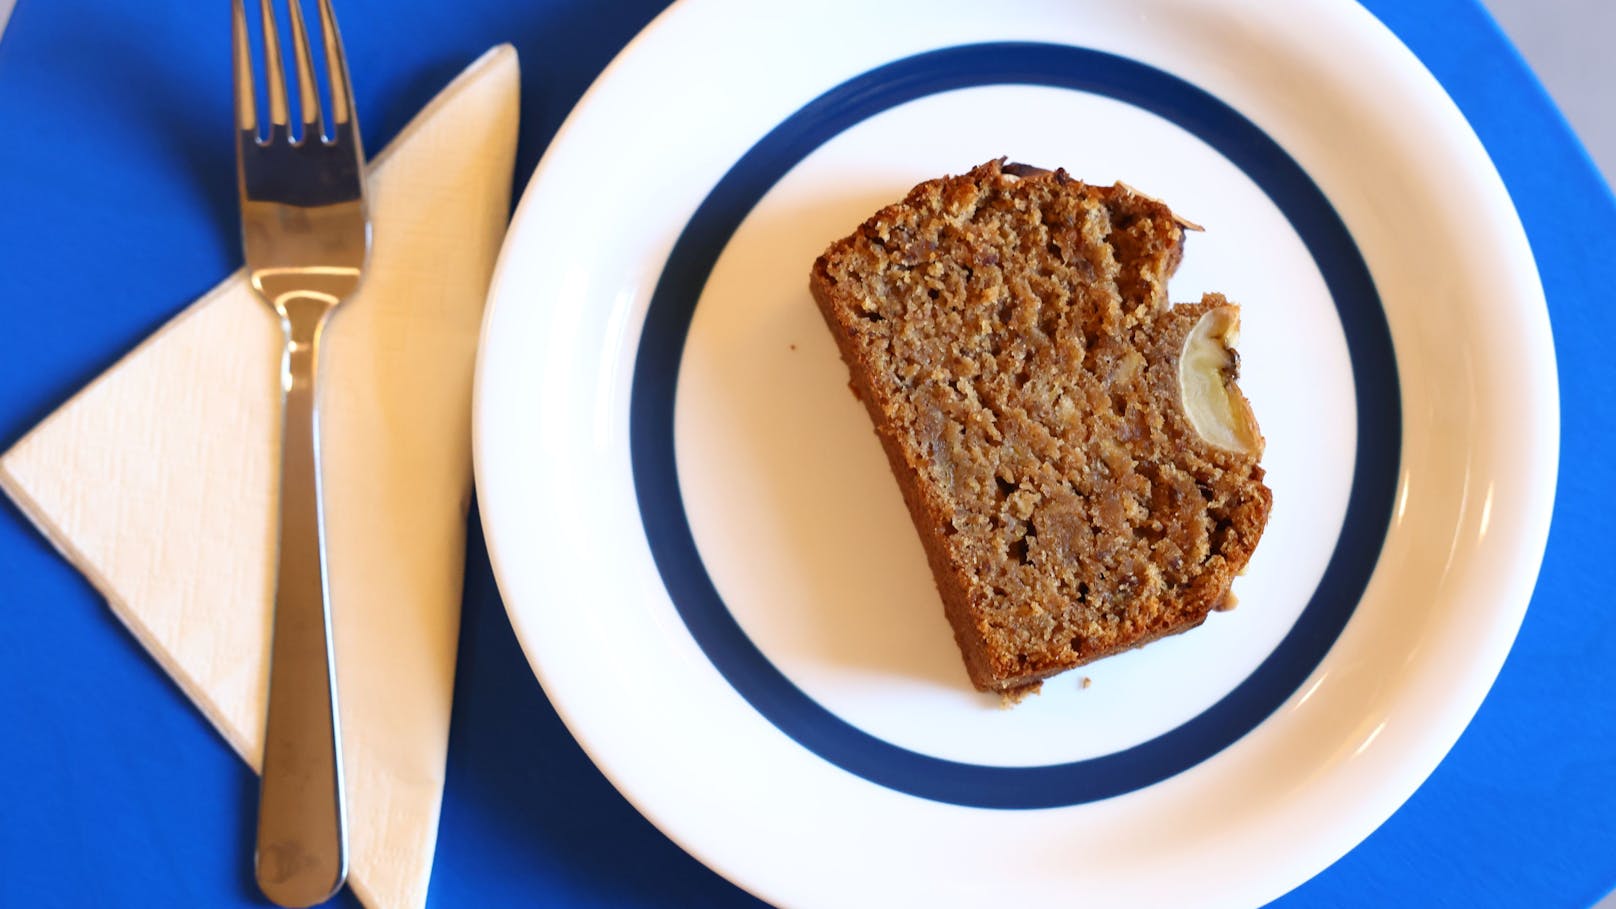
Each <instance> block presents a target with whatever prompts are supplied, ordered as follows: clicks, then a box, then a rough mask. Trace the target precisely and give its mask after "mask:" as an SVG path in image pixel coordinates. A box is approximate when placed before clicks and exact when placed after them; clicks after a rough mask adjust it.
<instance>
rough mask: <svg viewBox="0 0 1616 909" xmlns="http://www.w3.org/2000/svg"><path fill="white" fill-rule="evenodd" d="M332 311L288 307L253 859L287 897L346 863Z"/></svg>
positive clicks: (304, 899) (325, 886) (335, 877)
mask: <svg viewBox="0 0 1616 909" xmlns="http://www.w3.org/2000/svg"><path fill="white" fill-rule="evenodd" d="M328 311H329V304H327V303H324V302H322V301H315V300H308V301H301V302H300V301H290V302H288V303H287V304H286V308H285V309H283V312H284V314H285V318H284V320H283V322H284V327H285V330H286V339H287V344H286V353H285V357H284V359H283V361H282V371H281V383H282V389H283V391H284V395H285V397H284V401H285V406H284V415H283V420H284V427H283V434H282V439H283V440H284V441H283V446H284V447H283V449H282V452H281V493H280V545H279V547H278V553H279V554H278V556H277V559H278V564H277V567H276V573H275V617H274V633H273V638H272V643H271V646H270V654H269V710H268V717H267V719H266V721H265V729H264V760H263V779H262V782H261V783H260V787H259V796H258V850H257V855H256V859H255V864H256V866H257V867H256V874H257V878H258V886H259V888H260V889H262V890H263V892H264V895H265V896H267V897H269V898H270V899H271V900H273V901H274V902H276V903H278V904H280V905H282V906H312V905H314V904H316V903H320V902H323V901H325V900H326V899H327V898H329V897H330V896H331V895H332V894H333V893H335V892H336V890H337V888H339V887H341V886H342V883H343V880H344V879H345V878H346V877H347V871H348V837H347V818H346V814H347V812H346V808H345V806H344V800H343V782H342V738H341V734H340V726H339V723H338V717H337V679H336V664H335V662H334V661H333V659H332V642H331V610H330V601H329V599H328V597H327V596H326V564H325V522H324V520H323V518H322V514H321V490H320V453H319V429H318V425H317V423H316V416H317V415H316V411H315V394H314V392H315V384H314V380H315V368H316V366H317V365H318V363H319V343H320V334H321V332H322V331H323V329H324V325H325V316H326V313H327V312H328Z"/></svg>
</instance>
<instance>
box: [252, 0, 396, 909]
mask: <svg viewBox="0 0 1616 909" xmlns="http://www.w3.org/2000/svg"><path fill="white" fill-rule="evenodd" d="M288 5H289V7H290V9H291V32H292V47H293V50H294V54H295V57H296V68H297V91H298V97H299V99H300V102H301V103H300V105H299V107H300V111H301V113H302V120H303V130H302V138H301V139H299V140H297V141H294V140H293V137H292V130H291V124H290V113H289V111H288V104H287V83H286V78H285V74H284V70H283V67H282V65H281V53H280V41H279V38H278V35H277V31H276V27H275V14H274V12H273V10H272V9H271V3H270V0H260V8H261V13H262V17H263V31H264V71H265V77H266V83H267V84H266V86H265V90H266V91H265V94H266V95H267V98H268V102H269V122H268V137H267V138H266V139H263V140H260V138H259V132H260V128H259V127H260V121H259V118H258V114H257V110H256V104H255V103H254V97H253V64H252V50H251V48H250V47H249V46H248V40H247V18H246V10H245V8H244V7H243V5H242V0H233V6H234V21H233V32H234V35H233V37H234V57H235V86H236V90H235V95H236V164H237V168H236V172H237V186H238V189H239V190H240V197H241V239H242V246H243V248H244V250H245V252H246V258H247V271H248V274H249V275H250V277H251V280H252V287H253V289H254V290H255V291H257V293H258V295H259V296H261V297H262V298H263V299H264V302H266V303H267V304H268V305H269V306H270V307H271V308H273V309H274V311H275V313H276V314H277V315H278V316H279V317H280V320H281V326H282V328H283V329H284V330H285V332H286V351H285V355H284V357H283V359H282V362H281V388H282V392H283V407H284V409H283V417H282V419H283V435H282V440H283V441H282V444H283V448H282V453H281V492H280V541H279V546H278V556H277V564H276V577H275V619H274V636H273V642H272V644H271V647H270V668H269V712H268V718H267V719H266V721H265V730H264V756H263V768H262V773H263V781H262V783H261V784H260V788H259V797H258V798H259V800H258V848H257V855H256V858H255V862H254V864H255V868H256V874H257V878H258V886H259V887H260V888H261V889H262V890H263V891H264V895H266V896H268V897H269V898H270V899H271V900H273V901H275V902H276V903H279V904H280V905H282V906H312V905H314V904H315V903H319V902H322V901H324V900H325V899H327V898H328V897H330V896H331V895H332V894H333V893H335V892H336V890H337V888H339V887H341V886H342V883H343V881H344V880H345V879H346V877H347V873H348V837H347V810H346V807H345V805H344V799H343V780H342V738H341V734H340V726H339V723H338V717H337V682H336V665H335V663H334V661H333V659H332V645H331V609H330V600H329V597H328V587H327V566H326V558H325V555H326V553H325V548H326V547H325V521H324V515H323V511H322V509H323V503H322V500H321V489H320V452H319V437H320V436H319V427H318V424H317V422H316V416H317V414H316V399H315V369H316V367H317V366H318V364H319V360H320V335H321V332H322V331H323V329H324V327H325V322H326V317H327V316H329V315H330V314H331V311H332V310H333V309H335V308H336V307H337V305H338V304H339V303H341V302H342V301H343V299H345V298H346V297H348V296H349V295H351V294H352V293H353V292H354V289H355V288H356V287H358V285H359V281H360V277H361V275H362V274H363V272H364V267H365V260H366V258H367V256H368V254H369V252H370V220H369V217H368V215H367V212H366V207H365V183H364V152H363V151H362V150H361V148H360V145H359V124H358V123H357V121H356V119H355V115H354V107H353V91H352V88H351V86H350V84H349V81H348V67H347V63H346V60H345V57H344V54H343V50H342V40H341V38H340V36H339V35H338V33H337V21H336V17H335V16H334V15H333V14H332V11H331V4H330V2H329V0H319V5H320V25H321V32H322V37H323V38H324V45H325V56H326V68H327V71H328V74H329V81H330V85H331V116H330V118H329V131H328V132H329V138H324V137H323V136H322V133H323V132H324V131H323V130H322V116H321V108H322V105H321V103H320V90H319V86H318V84H317V83H316V81H315V77H314V63H313V59H312V57H311V55H310V50H309V39H308V34H307V33H306V31H305V29H304V26H303V15H302V10H301V9H300V6H299V2H298V0H292V2H291V3H290V4H288Z"/></svg>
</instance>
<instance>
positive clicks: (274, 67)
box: [258, 0, 291, 128]
mask: <svg viewBox="0 0 1616 909" xmlns="http://www.w3.org/2000/svg"><path fill="white" fill-rule="evenodd" d="M258 8H259V10H260V11H261V12H262V15H263V18H264V77H265V81H266V82H267V83H268V84H267V85H266V88H267V89H268V90H269V91H268V94H269V122H270V124H271V128H273V127H275V126H279V127H283V128H284V127H286V126H287V124H288V123H289V122H290V120H291V116H290V115H289V114H288V113H287V112H286V69H285V68H284V67H283V66H281V36H280V31H279V30H278V29H276V28H275V10H274V7H273V6H272V5H271V3H270V0H260V2H259V4H258Z"/></svg>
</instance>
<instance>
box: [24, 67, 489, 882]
mask: <svg viewBox="0 0 1616 909" xmlns="http://www.w3.org/2000/svg"><path fill="white" fill-rule="evenodd" d="M517 76H518V67H517V60H516V51H515V50H514V49H512V48H510V47H509V46H504V47H499V48H495V49H494V50H492V51H489V52H488V53H487V54H486V55H484V56H483V57H482V59H480V60H478V61H477V62H476V63H475V64H473V65H472V66H471V67H470V68H469V69H467V70H466V71H465V73H463V74H462V75H461V76H460V77H459V78H457V79H456V80H455V81H454V82H453V83H452V84H451V85H450V86H449V87H448V88H446V89H444V91H443V92H442V93H441V94H440V95H439V96H438V97H437V98H436V99H435V100H434V101H433V102H432V103H431V104H429V105H428V106H427V107H426V109H425V110H423V111H422V112H421V113H420V114H419V115H418V116H417V117H416V118H415V120H414V121H413V122H412V123H411V124H410V125H409V126H408V127H407V128H406V129H405V130H404V132H403V133H402V134H401V135H400V136H399V137H398V139H397V140H395V141H394V142H393V144H392V145H391V146H389V147H388V149H387V150H386V151H384V152H382V153H381V154H380V155H378V156H377V157H376V158H375V160H374V161H373V163H372V166H371V183H370V204H371V217H372V220H373V223H374V237H375V239H374V245H373V249H372V254H371V259H370V264H369V267H368V269H367V271H366V275H365V281H364V284H363V286H362V287H361V289H360V290H359V292H358V293H357V294H356V295H355V296H354V297H353V299H351V300H349V301H348V302H347V303H345V304H344V305H343V306H342V307H341V308H339V309H338V310H337V311H336V312H335V314H334V315H333V316H332V318H331V322H330V323H329V325H328V327H327V331H326V334H325V346H324V348H323V352H322V360H321V373H320V383H321V384H320V389H319V394H320V433H321V439H322V448H321V451H322V455H323V458H324V463H323V465H322V471H323V479H324V490H325V500H326V524H327V530H328V538H329V550H328V551H329V556H330V590H331V599H332V610H333V615H332V624H333V626H334V635H335V647H336V653H337V675H338V684H339V698H340V706H341V711H342V731H343V747H344V753H343V758H344V768H345V772H346V778H347V785H348V793H347V794H348V811H349V828H350V829H349V836H350V850H351V853H350V855H351V858H350V874H349V876H348V882H349V884H350V885H351V886H352V887H353V890H354V892H355V893H356V894H357V895H358V896H359V898H360V899H361V900H362V901H363V902H364V903H366V904H367V905H370V906H375V907H384V906H385V907H395V906H396V907H413V906H421V905H423V904H424V903H425V902H426V891H427V880H428V877H429V875H430V873H431V870H432V853H433V848H434V845H435V841H436V838H437V828H438V809H439V804H440V801H441V796H442V793H443V776H444V761H445V757H446V754H447V750H448V744H449V703H450V699H451V694H452V691H453V687H454V662H455V640H456V635H457V633H458V629H459V623H460V597H461V581H462V572H463V568H464V565H463V562H464V558H465V551H464V550H465V517H466V507H467V502H468V499H469V496H470V492H471V426H470V410H471V375H472V359H473V355H474V353H475V350H476V343H477V332H478V326H479V322H480V320H481V316H482V308H483V299H484V294H485V293H486V291H487V287H488V281H489V276H490V273H491V271H492V269H493V265H494V258H495V255H496V254H497V252H498V250H499V244H500V240H501V238H502V236H503V234H504V230H505V219H506V214H507V211H508V209H509V200H510V187H511V168H512V163H513V159H514V156H515V149H516V126H517V116H518V106H517V100H518V87H517V85H518V79H517ZM281 346H282V337H281V330H280V325H279V323H278V322H277V320H276V319H275V318H274V316H273V315H272V314H271V313H270V310H269V309H268V307H266V306H265V305H264V304H263V303H262V302H261V301H260V300H259V299H258V298H256V297H255V296H254V295H253V294H252V292H251V291H250V290H249V288H248V286H247V282H246V279H245V277H244V275H243V274H241V273H238V274H236V275H233V276H231V277H230V278H229V279H227V280H226V281H225V282H224V283H223V284H220V285H219V286H218V287H216V288H214V289H213V291H211V292H210V293H208V294H207V295H206V296H204V297H203V298H202V299H200V300H198V301H196V303H194V304H192V305H191V306H190V307H188V308H187V309H185V311H183V312H182V313H180V315H179V316H177V317H176V318H175V319H174V320H173V321H171V322H169V323H168V324H167V325H165V326H164V327H163V328H162V329H161V330H159V331H158V332H157V333H156V334H155V335H153V336H152V337H151V338H149V339H147V340H146V341H145V342H144V343H143V344H141V345H140V346H139V347H138V348H136V349H135V350H134V352H132V353H131V354H129V355H128V356H127V357H126V358H124V359H123V360H122V361H121V362H119V363H118V364H117V365H116V366H114V367H113V368H112V369H111V370H109V371H108V372H107V373H106V374H104V375H102V376H101V377H100V378H98V379H96V380H95V381H94V382H93V383H92V384H91V385H90V386H89V387H88V388H86V389H85V390H84V391H82V392H81V393H79V394H78V396H76V397H74V398H73V399H72V400H71V401H69V402H68V403H67V404H66V405H64V406H63V407H62V408H61V409H60V410H58V411H57V412H56V413H54V414H52V415H51V416H50V417H49V418H48V419H46V420H45V421H44V422H43V423H42V424H40V425H39V426H38V427H36V428H35V429H34V430H33V432H31V433H30V434H29V435H27V436H26V437H25V438H24V439H23V440H22V441H21V442H19V443H18V444H17V446H16V447H15V448H13V449H12V450H11V451H10V452H8V453H6V454H5V456H4V457H3V458H0V486H3V487H4V489H5V491H6V492H7V493H9V494H10V496H11V497H12V498H13V499H14V500H16V502H17V503H18V505H20V506H21V507H22V509H23V511H24V512H26V513H27V515H28V516H29V518H31V519H32V520H33V522H34V523H35V524H37V525H38V526H39V528H40V530H42V531H43V532H44V533H45V535H46V536H48V537H49V538H50V540H51V542H52V543H53V544H54V545H55V546H56V548H57V549H59V550H60V551H61V552H62V553H63V555H65V556H66V557H67V558H68V559H69V560H70V561H71V562H72V563H73V564H74V565H75V566H77V567H78V569H79V570H80V571H82V572H84V574H85V575H86V576H87V577H88V578H89V579H90V581H91V582H92V583H94V584H95V586H96V588H97V589H99V590H100V592H101V593H102V594H104V595H105V596H106V598H107V601H108V602H109V603H110V604H111V606H112V610H113V612H115V613H116V614H117V616H118V618H119V619H121V620H122V621H123V622H124V624H125V625H127V626H128V627H129V629H130V631H132V632H133V633H134V635H135V637H136V638H137V639H139V641H140V642H141V644H142V645H144V646H145V647H146V649H147V650H149V651H151V654H152V656H154V657H155V658H156V659H157V662H158V663H160V664H161V665H162V666H163V668H164V669H166V670H167V671H168V672H169V674H170V675H172V676H173V677H174V679H175V681H176V682H178V683H179V685H180V687H181V688H182V689H184V691H185V693H186V694H187V695H189V696H190V698H191V700H193V701H195V702H196V705H197V706H198V707H199V708H201V710H202V712H203V713H204V714H206V715H207V717H208V719H209V720H210V721H212V723H213V725H214V726H216V727H217V728H218V730H219V732H220V733H221V734H223V736H224V737H225V739H226V740H227V741H228V742H229V743H230V745H231V747H233V748H235V750H236V751H237V752H238V753H240V755H241V756H242V757H243V758H244V759H245V760H246V761H247V762H248V763H249V764H251V765H252V766H253V767H255V768H256V767H257V766H258V762H259V753H260V748H261V746H262V738H263V722H264V701H265V691H266V687H267V673H268V654H269V638H270V634H269V631H270V613H271V598H272V591H273V588H274V569H273V547H274V531H275V521H276V511H275V507H276V506H275V501H276V491H277V487H278V484H279V465H280V461H279V458H280V439H279V434H280V392H279V380H278V369H279V364H280V358H281ZM64 656H71V655H64ZM246 860H247V857H245V856H243V861H246Z"/></svg>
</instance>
